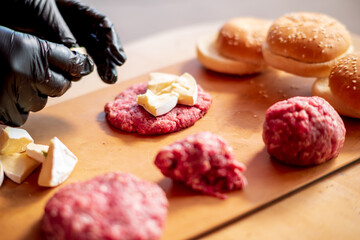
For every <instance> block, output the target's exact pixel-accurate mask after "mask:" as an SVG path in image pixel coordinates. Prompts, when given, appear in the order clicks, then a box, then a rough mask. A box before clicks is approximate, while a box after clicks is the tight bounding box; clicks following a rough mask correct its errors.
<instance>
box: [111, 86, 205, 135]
mask: <svg viewBox="0 0 360 240" xmlns="http://www.w3.org/2000/svg"><path fill="white" fill-rule="evenodd" d="M146 88H147V83H141V84H137V85H134V86H132V87H130V88H128V89H126V90H124V91H123V92H121V93H120V94H119V95H118V96H117V97H116V99H115V100H114V101H111V102H108V103H107V104H106V105H105V113H106V118H107V120H108V122H109V123H110V124H111V125H112V126H114V127H115V128H119V129H121V130H123V131H125V132H137V133H139V134H142V135H157V134H165V133H171V132H175V131H179V130H181V129H183V128H187V127H190V126H192V125H193V124H194V123H195V122H196V121H197V120H199V119H200V118H201V117H202V116H204V115H205V113H206V112H207V111H208V110H209V108H210V105H211V102H212V98H211V96H210V94H208V93H206V92H204V90H203V89H202V88H201V87H200V86H198V98H197V102H196V104H195V105H194V106H185V105H181V104H178V105H177V106H176V107H175V108H173V109H172V110H171V111H170V112H168V113H166V114H164V115H162V116H158V117H154V116H152V115H151V114H150V113H148V112H147V111H146V110H145V109H144V108H143V107H141V106H140V105H139V104H138V103H137V102H136V97H137V95H138V94H143V93H145V92H146Z"/></svg>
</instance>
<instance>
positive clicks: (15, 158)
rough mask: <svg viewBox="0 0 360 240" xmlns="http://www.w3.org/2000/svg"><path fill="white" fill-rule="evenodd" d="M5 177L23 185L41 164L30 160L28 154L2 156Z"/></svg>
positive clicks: (0, 158) (0, 157) (0, 159)
mask: <svg viewBox="0 0 360 240" xmlns="http://www.w3.org/2000/svg"><path fill="white" fill-rule="evenodd" d="M0 161H1V164H2V166H3V168H4V173H5V175H6V176H7V177H8V178H10V179H11V180H12V181H14V182H16V183H18V184H20V183H22V182H23V181H24V180H25V179H26V178H27V177H28V176H29V175H30V174H31V173H32V172H33V171H34V170H35V169H36V168H37V167H38V166H39V165H40V162H38V161H36V160H34V159H31V158H29V157H28V156H27V155H26V153H13V154H7V155H1V156H0Z"/></svg>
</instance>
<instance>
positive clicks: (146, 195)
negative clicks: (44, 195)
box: [42, 173, 168, 240]
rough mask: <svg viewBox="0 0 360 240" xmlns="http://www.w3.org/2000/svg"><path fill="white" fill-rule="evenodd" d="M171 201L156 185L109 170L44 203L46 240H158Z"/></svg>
mask: <svg viewBox="0 0 360 240" xmlns="http://www.w3.org/2000/svg"><path fill="white" fill-rule="evenodd" d="M167 207H168V201H167V198H166V196H165V193H164V191H163V190H162V189H161V188H160V187H159V186H158V185H156V184H154V183H151V182H147V181H143V180H140V179H139V178H137V177H135V176H134V175H132V174H129V173H108V174H105V175H101V176H98V177H95V178H93V179H91V180H88V181H86V182H80V183H73V184H69V185H67V186H65V187H63V188H61V189H60V190H59V191H58V192H57V193H56V194H55V195H54V196H53V197H52V198H50V200H49V201H48V202H47V204H46V206H45V213H44V216H43V220H42V228H43V232H44V236H45V238H46V239H53V240H54V239H59V240H60V239H64V240H65V239H66V240H71V239H77V240H79V239H80V240H81V239H87V240H92V239H93V240H95V239H96V240H98V239H108V240H110V239H111V240H115V239H119V240H120V239H136V240H140V239H149V240H150V239H159V238H160V237H161V234H162V230H163V227H164V222H165V220H166V216H167Z"/></svg>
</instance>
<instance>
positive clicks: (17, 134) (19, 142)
mask: <svg viewBox="0 0 360 240" xmlns="http://www.w3.org/2000/svg"><path fill="white" fill-rule="evenodd" d="M31 142H34V140H33V139H32V137H31V136H30V134H29V133H28V132H27V131H26V130H25V129H21V128H13V127H6V128H5V129H4V130H3V131H2V132H1V134H0V154H12V153H20V152H24V151H25V150H26V146H27V145H28V144H29V143H31Z"/></svg>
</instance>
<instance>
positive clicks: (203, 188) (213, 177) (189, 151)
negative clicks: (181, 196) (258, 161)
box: [155, 132, 246, 199]
mask: <svg viewBox="0 0 360 240" xmlns="http://www.w3.org/2000/svg"><path fill="white" fill-rule="evenodd" d="M155 165H156V166H157V167H158V168H159V169H160V170H161V172H162V173H163V174H164V175H165V176H167V177H170V178H172V179H173V180H175V181H181V182H184V183H185V184H186V185H188V186H190V187H191V188H192V189H194V190H197V191H200V192H203V193H205V194H209V195H213V196H216V197H219V198H222V199H223V198H225V197H226V196H225V195H224V194H222V192H225V191H230V190H234V189H241V188H242V187H243V186H244V185H245V184H246V179H245V177H244V176H243V174H242V172H243V171H244V170H245V165H244V164H242V163H240V162H238V161H236V159H235V156H234V154H233V151H232V148H231V147H230V146H229V145H228V144H227V143H226V142H225V141H224V139H222V138H221V137H219V136H217V135H215V134H212V133H210V132H200V133H197V134H194V135H190V136H188V137H186V138H185V139H182V140H180V141H177V142H175V143H173V144H171V145H169V146H166V147H164V148H163V149H162V150H161V151H160V152H159V153H158V154H157V156H156V159H155Z"/></svg>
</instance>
